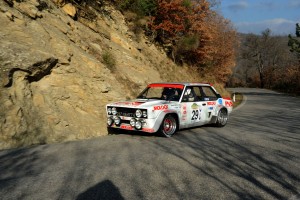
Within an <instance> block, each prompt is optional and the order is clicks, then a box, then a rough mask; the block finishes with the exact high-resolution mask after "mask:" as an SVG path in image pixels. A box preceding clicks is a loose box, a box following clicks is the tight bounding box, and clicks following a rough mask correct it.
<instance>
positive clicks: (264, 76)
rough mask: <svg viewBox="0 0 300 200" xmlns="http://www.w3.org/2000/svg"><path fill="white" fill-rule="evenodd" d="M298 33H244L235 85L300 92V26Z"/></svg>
mask: <svg viewBox="0 0 300 200" xmlns="http://www.w3.org/2000/svg"><path fill="white" fill-rule="evenodd" d="M295 33H296V35H295V36H292V35H289V36H278V35H273V34H272V32H271V30H269V29H266V30H265V31H263V32H262V33H261V34H260V35H255V34H241V35H240V40H241V43H240V44H241V46H240V49H239V54H238V57H237V67H236V68H235V73H234V74H233V77H232V78H231V81H230V85H231V86H245V87H261V88H268V89H274V90H279V91H282V92H285V93H291V94H294V95H300V27H299V24H297V25H296V31H295Z"/></svg>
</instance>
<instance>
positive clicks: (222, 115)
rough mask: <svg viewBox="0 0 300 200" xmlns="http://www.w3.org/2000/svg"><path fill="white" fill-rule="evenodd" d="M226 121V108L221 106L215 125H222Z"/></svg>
mask: <svg viewBox="0 0 300 200" xmlns="http://www.w3.org/2000/svg"><path fill="white" fill-rule="evenodd" d="M227 121H228V112H227V110H226V109H224V108H223V109H221V110H220V111H219V113H218V116H217V122H216V126H217V127H224V126H225V125H226V124H227Z"/></svg>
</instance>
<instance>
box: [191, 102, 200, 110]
mask: <svg viewBox="0 0 300 200" xmlns="http://www.w3.org/2000/svg"><path fill="white" fill-rule="evenodd" d="M191 108H192V109H193V110H197V109H198V108H199V106H198V104H196V103H193V105H192V106H191Z"/></svg>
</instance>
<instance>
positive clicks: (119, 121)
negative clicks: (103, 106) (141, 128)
mask: <svg viewBox="0 0 300 200" xmlns="http://www.w3.org/2000/svg"><path fill="white" fill-rule="evenodd" d="M114 121H115V124H116V125H117V126H119V125H120V124H121V118H120V117H117V116H115V117H114Z"/></svg>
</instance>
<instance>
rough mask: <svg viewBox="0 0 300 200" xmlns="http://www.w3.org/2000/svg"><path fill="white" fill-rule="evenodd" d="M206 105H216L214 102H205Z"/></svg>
mask: <svg viewBox="0 0 300 200" xmlns="http://www.w3.org/2000/svg"><path fill="white" fill-rule="evenodd" d="M207 105H208V106H214V105H216V102H215V101H209V102H207Z"/></svg>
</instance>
